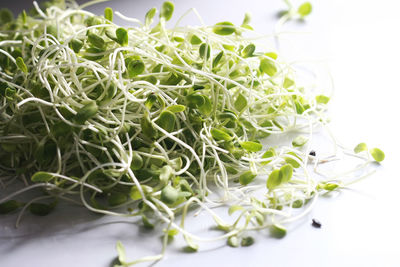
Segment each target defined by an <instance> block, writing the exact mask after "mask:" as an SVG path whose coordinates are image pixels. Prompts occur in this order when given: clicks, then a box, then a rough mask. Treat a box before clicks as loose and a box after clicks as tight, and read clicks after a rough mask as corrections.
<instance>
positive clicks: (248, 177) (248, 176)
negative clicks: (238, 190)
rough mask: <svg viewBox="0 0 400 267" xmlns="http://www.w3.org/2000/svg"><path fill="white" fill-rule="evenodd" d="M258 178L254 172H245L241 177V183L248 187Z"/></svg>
mask: <svg viewBox="0 0 400 267" xmlns="http://www.w3.org/2000/svg"><path fill="white" fill-rule="evenodd" d="M256 177H257V174H255V173H253V172H252V171H245V172H244V173H242V174H241V175H240V176H239V183H240V184H241V185H247V184H249V183H251V182H252V181H253V180H254V178H256Z"/></svg>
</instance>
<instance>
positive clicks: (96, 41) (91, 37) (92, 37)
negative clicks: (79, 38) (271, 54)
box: [88, 33, 106, 49]
mask: <svg viewBox="0 0 400 267" xmlns="http://www.w3.org/2000/svg"><path fill="white" fill-rule="evenodd" d="M88 41H89V43H90V44H91V45H93V46H94V47H97V48H99V49H103V48H104V46H105V44H106V43H105V42H104V39H103V38H101V37H100V36H98V35H97V34H94V33H89V34H88Z"/></svg>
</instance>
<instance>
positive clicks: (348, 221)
mask: <svg viewBox="0 0 400 267" xmlns="http://www.w3.org/2000/svg"><path fill="white" fill-rule="evenodd" d="M29 2H30V1H25V0H24V1H18V0H15V1H4V0H1V1H0V3H1V6H0V7H11V8H13V10H21V9H22V8H28V7H29V6H30V4H29ZM311 2H312V3H313V7H314V10H313V13H312V15H311V16H310V17H309V18H307V19H306V22H305V23H289V24H288V25H287V26H285V27H284V30H295V31H300V32H303V33H302V34H291V35H287V36H286V35H285V38H284V39H285V40H286V39H288V40H289V41H288V42H290V43H291V46H290V47H289V46H287V47H283V48H284V52H285V54H286V56H287V57H288V58H290V59H293V60H296V59H306V58H308V59H309V58H313V59H315V60H317V61H320V62H322V63H321V65H324V66H328V67H329V69H330V71H331V73H332V75H333V78H334V82H335V87H336V91H335V95H334V98H333V99H332V102H331V106H330V116H331V118H332V124H331V129H332V130H333V131H334V133H335V134H336V136H337V137H338V139H340V140H341V141H342V142H343V143H345V144H347V145H349V146H350V147H352V146H354V145H355V144H357V143H359V142H361V141H364V142H367V143H368V144H370V146H378V147H380V148H382V149H383V150H384V151H385V153H386V159H385V161H384V162H383V164H382V166H380V167H379V168H378V171H377V172H376V173H375V174H374V175H373V176H371V177H369V178H368V179H366V180H364V181H362V182H360V183H358V184H355V185H353V186H352V187H351V188H350V189H346V190H343V191H342V192H341V193H339V194H336V195H333V196H332V197H329V198H321V199H320V201H319V202H318V203H317V205H316V206H315V209H314V210H313V211H312V212H311V214H310V215H309V216H307V217H306V218H305V219H304V220H302V221H300V222H298V223H296V224H295V225H292V227H291V230H290V232H289V234H288V235H287V236H286V237H285V238H284V239H282V240H276V239H272V238H270V237H269V236H268V235H263V234H256V235H255V238H256V241H257V242H256V243H255V244H254V245H253V246H251V247H247V248H238V249H233V248H230V247H227V246H225V245H224V244H222V243H217V244H213V245H211V246H207V245H202V246H201V248H200V251H199V252H198V253H192V254H187V253H183V252H181V250H180V246H178V244H179V240H178V242H177V243H178V244H173V245H171V246H170V247H169V248H168V251H167V255H166V257H165V258H164V259H163V260H162V261H161V262H158V263H156V264H154V266H160V267H161V266H178V267H179V266H191V267H197V266H199V267H200V266H201V267H203V266H230V267H239V266H256V267H258V266H288V267H290V266H307V267H314V266H334V267H337V266H352V267H354V266H364V267H366V266H400V259H399V257H398V255H399V254H400V245H399V240H400V230H399V229H400V215H399V213H400V208H399V207H400V202H399V196H400V194H399V188H400V175H399V174H398V169H399V168H398V167H396V159H399V158H400V157H399V156H398V154H397V153H398V152H397V153H396V149H397V150H399V149H400V145H399V141H398V140H399V138H398V137H399V136H400V135H399V127H398V124H399V118H398V117H399V115H400V111H399V106H400V105H399V96H400V94H399V90H400V85H399V84H400V83H399V77H400V75H399V72H400V70H399V69H400V68H399V62H400V53H399V50H400V38H399V27H400V16H399V15H398V10H399V9H400V2H398V1H395V0H382V1H372V0H371V1H369V0H353V1H346V0H335V1H311ZM161 3H162V1H155V0H149V1H146V0H140V1H135V0H132V1H129V0H114V1H111V2H109V3H103V4H99V5H97V6H94V7H90V8H89V10H91V11H94V12H96V13H98V14H102V12H103V10H104V7H105V6H111V7H113V9H114V10H119V11H121V12H122V13H123V14H126V15H128V16H131V17H137V18H140V19H143V17H144V14H145V13H146V11H147V10H148V9H149V8H151V7H153V6H157V7H159V6H160V5H161ZM190 7H195V8H196V9H197V10H198V11H199V13H200V14H201V15H202V16H203V19H204V21H205V22H206V24H209V25H212V24H214V23H216V22H219V21H225V20H229V21H232V22H234V23H237V24H239V23H241V21H242V19H243V15H244V12H246V11H249V12H251V13H252V15H253V22H252V25H253V26H254V27H255V29H256V31H258V32H261V33H265V34H270V33H271V32H272V29H273V27H274V25H275V23H276V21H277V19H276V17H275V15H276V13H277V12H278V11H279V10H281V9H282V8H284V7H285V5H284V4H283V1H280V0H246V1H240V0H232V1H221V0H213V1H211V0H193V1H187V0H186V1H185V0H177V1H175V16H174V19H173V20H172V21H171V25H172V23H173V22H174V21H176V18H177V17H179V15H181V14H183V13H184V12H185V11H186V10H188V9H189V8H190ZM185 21H186V22H187V23H190V24H195V23H196V20H195V18H194V17H193V16H192V17H191V18H188V19H187V20H185ZM397 164H398V163H397ZM1 194H2V192H1V191H0V196H1ZM15 218H16V216H15V214H12V215H7V216H0V266H1V267H12V266H19V267H25V266H26V267H28V266H29V267H31V266H33V267H35V266H38V267H47V266H49V267H50V266H58V267H67V266H68V267H71V266H85V267H92V266H93V267H103V266H104V267H106V266H111V263H112V261H113V259H114V258H115V256H116V252H115V242H116V240H121V241H122V242H123V243H124V244H125V246H126V249H127V253H128V257H129V258H130V259H135V258H137V257H140V256H144V255H149V254H156V253H158V252H159V249H160V247H161V245H160V239H159V236H160V233H158V232H157V231H153V232H146V231H143V229H141V228H139V227H138V226H137V225H135V224H133V223H131V222H130V220H127V219H118V218H112V217H109V216H101V215H97V214H93V213H90V212H88V211H87V210H85V209H82V208H78V207H71V206H66V205H60V206H59V207H58V208H57V209H56V211H55V212H54V213H52V214H50V215H48V216H46V217H36V216H33V215H30V214H28V213H27V214H26V215H25V216H24V219H23V221H22V224H21V226H20V228H18V229H15V228H14V223H15ZM311 218H318V219H319V220H320V221H321V222H322V224H323V226H322V228H321V229H316V228H313V227H311V226H310V221H311ZM196 221H198V222H201V224H200V225H197V226H198V227H201V226H203V225H205V222H206V221H207V218H206V216H205V215H203V214H200V215H199V217H198V218H197V219H196ZM206 232H211V231H209V230H207V228H206ZM181 244H182V243H181ZM140 266H149V264H144V265H140Z"/></svg>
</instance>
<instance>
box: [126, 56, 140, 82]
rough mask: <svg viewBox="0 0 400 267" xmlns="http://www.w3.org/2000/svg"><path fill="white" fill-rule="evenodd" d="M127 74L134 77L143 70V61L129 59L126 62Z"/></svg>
mask: <svg viewBox="0 0 400 267" xmlns="http://www.w3.org/2000/svg"><path fill="white" fill-rule="evenodd" d="M127 70H128V76H129V78H134V77H136V76H138V75H139V74H142V73H143V71H144V63H143V62H142V61H141V60H138V59H136V60H131V61H130V62H129V63H128V68H127Z"/></svg>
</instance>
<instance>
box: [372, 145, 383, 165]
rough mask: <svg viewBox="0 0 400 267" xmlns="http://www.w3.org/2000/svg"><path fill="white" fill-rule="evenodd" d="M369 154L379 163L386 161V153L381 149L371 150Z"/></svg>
mask: <svg viewBox="0 0 400 267" xmlns="http://www.w3.org/2000/svg"><path fill="white" fill-rule="evenodd" d="M369 153H370V154H371V156H372V157H373V158H374V160H375V161H377V162H381V161H383V160H384V159H385V153H383V151H382V150H380V149H379V148H372V149H370V151H369Z"/></svg>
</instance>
